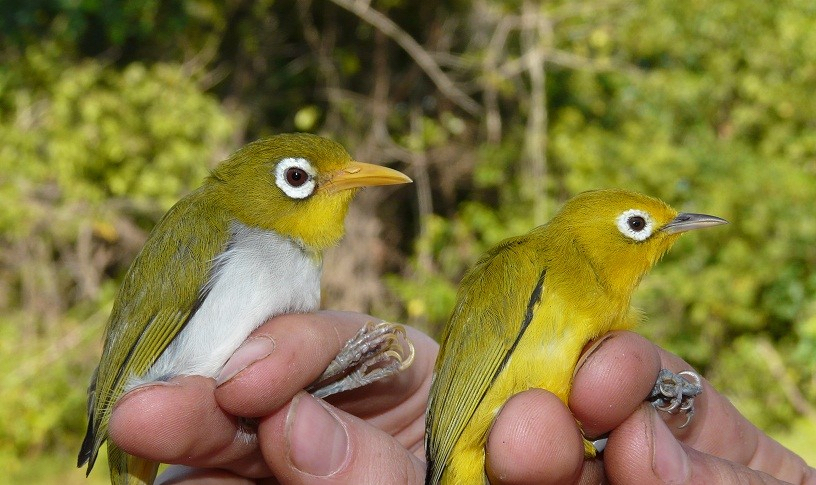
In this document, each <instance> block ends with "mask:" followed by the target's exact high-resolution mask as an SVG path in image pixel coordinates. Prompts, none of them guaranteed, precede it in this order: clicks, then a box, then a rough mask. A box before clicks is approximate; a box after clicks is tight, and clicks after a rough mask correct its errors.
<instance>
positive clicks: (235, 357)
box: [215, 335, 275, 387]
mask: <svg viewBox="0 0 816 485" xmlns="http://www.w3.org/2000/svg"><path fill="white" fill-rule="evenodd" d="M274 348H275V341H274V340H272V338H271V337H268V336H266V335H259V336H257V337H250V338H248V339H247V340H246V341H245V342H244V343H242V344H241V346H240V347H238V350H236V351H235V353H234V354H232V357H230V359H229V360H228V361H227V363H226V364H224V367H223V368H222V369H221V372H220V373H219V374H218V377H216V379H215V385H216V387H218V386H220V385H221V384H223V383H225V382H227V381H228V380H230V379H232V378H233V377H235V375H236V374H238V373H239V372H241V371H242V370H244V369H246V368H247V367H249V366H250V365H252V364H254V363H255V362H258V361H259V360H261V359H263V358H265V357H267V356H268V355H269V354H271V353H272V350H273V349H274Z"/></svg>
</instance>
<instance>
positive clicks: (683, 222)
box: [660, 212, 728, 234]
mask: <svg viewBox="0 0 816 485" xmlns="http://www.w3.org/2000/svg"><path fill="white" fill-rule="evenodd" d="M720 224H728V221H726V220H725V219H720V218H719V217H716V216H710V215H708V214H691V213H689V212H681V213H680V214H677V217H675V218H674V219H672V220H671V221H669V223H668V224H666V225H665V226H663V227H661V228H660V230H661V231H663V232H665V233H666V234H677V233H680V232H686V231H692V230H694V229H703V228H705V227H711V226H719V225H720Z"/></svg>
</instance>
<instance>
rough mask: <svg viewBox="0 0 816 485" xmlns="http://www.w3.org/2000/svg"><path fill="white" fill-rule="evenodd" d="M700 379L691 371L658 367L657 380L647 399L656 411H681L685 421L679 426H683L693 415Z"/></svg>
mask: <svg viewBox="0 0 816 485" xmlns="http://www.w3.org/2000/svg"><path fill="white" fill-rule="evenodd" d="M702 384H703V383H702V379H701V378H700V376H699V375H698V374H696V373H695V372H691V371H683V372H678V373H677V374H675V373H673V372H672V371H670V370H668V369H660V374H658V376H657V382H656V383H655V385H654V388H653V389H652V392H651V393H650V394H649V397H648V399H647V400H648V401H651V402H652V405H653V406H654V407H655V409H657V410H658V411H664V412H667V413H669V414H679V413H683V414H685V415H686V422H685V423H683V425H682V426H680V428H685V427H686V426H688V424H689V423H690V422H691V418H692V417H693V416H694V398H695V397H696V396H698V395H699V394H700V393H701V392H703V385H702Z"/></svg>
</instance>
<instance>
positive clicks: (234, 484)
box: [155, 465, 255, 485]
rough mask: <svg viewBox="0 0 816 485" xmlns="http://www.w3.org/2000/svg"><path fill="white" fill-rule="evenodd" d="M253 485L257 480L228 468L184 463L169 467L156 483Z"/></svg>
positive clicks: (157, 478) (166, 484)
mask: <svg viewBox="0 0 816 485" xmlns="http://www.w3.org/2000/svg"><path fill="white" fill-rule="evenodd" d="M187 483H188V484H196V485H253V484H254V483H255V480H250V479H249V478H244V477H241V476H238V475H236V474H234V473H230V472H228V471H226V470H218V469H211V468H192V467H187V466H182V465H173V466H169V467H167V469H166V470H165V471H164V472H162V474H161V475H159V476H158V477H156V482H155V484H156V485H181V484H187Z"/></svg>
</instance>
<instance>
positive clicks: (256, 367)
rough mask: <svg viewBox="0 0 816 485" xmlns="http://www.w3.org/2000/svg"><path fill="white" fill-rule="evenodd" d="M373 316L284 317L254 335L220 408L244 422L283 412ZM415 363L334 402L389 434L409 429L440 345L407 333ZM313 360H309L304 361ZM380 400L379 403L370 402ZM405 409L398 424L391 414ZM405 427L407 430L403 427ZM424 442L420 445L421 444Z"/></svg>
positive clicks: (226, 379)
mask: <svg viewBox="0 0 816 485" xmlns="http://www.w3.org/2000/svg"><path fill="white" fill-rule="evenodd" d="M372 321H378V319H375V318H373V317H370V316H368V315H361V314H356V313H347V312H318V313H314V314H296V315H281V316H278V317H275V318H273V319H271V320H270V321H268V322H267V323H266V324H264V325H262V326H261V327H260V328H259V329H257V330H256V331H255V332H253V334H252V336H251V337H250V339H249V340H248V341H247V342H246V343H245V344H244V345H242V348H241V349H239V350H238V351H236V353H235V354H234V355H233V357H232V358H231V359H230V362H228V363H227V365H226V366H225V367H224V371H223V372H222V374H223V376H222V377H221V379H220V380H221V381H223V382H222V383H221V384H220V385H219V386H218V388H217V390H216V399H217V401H218V403H219V404H220V405H221V406H222V407H223V408H224V409H225V410H227V411H228V412H230V413H232V414H235V415H238V416H245V417H255V416H264V415H268V414H271V413H273V412H275V411H276V410H278V409H279V408H280V407H281V406H283V405H284V404H285V403H287V402H288V401H289V400H290V399H291V398H292V396H294V395H295V394H296V393H297V392H298V391H300V390H301V389H303V388H305V387H307V386H308V385H309V384H310V383H312V382H313V381H314V380H315V379H316V378H317V377H318V376H319V375H320V374H321V373H322V372H323V370H325V368H326V366H328V364H329V363H330V362H331V360H332V359H333V358H334V357H335V356H336V355H337V353H338V352H340V350H341V349H342V348H343V346H344V345H345V343H346V342H347V341H348V339H350V338H351V337H353V336H354V335H355V334H356V333H357V331H358V330H359V329H360V328H361V327H362V326H363V325H365V324H366V323H368V322H372ZM406 331H407V332H408V336H409V338H410V339H411V341H412V342H413V343H414V346H415V349H416V358H415V360H414V363H413V365H412V366H411V367H409V368H408V369H406V370H405V371H403V372H401V373H400V374H398V375H396V376H392V377H389V378H387V379H383V380H382V381H378V382H375V383H373V384H371V385H369V386H366V387H364V388H361V389H360V390H355V391H351V392H346V393H341V394H340V395H337V396H332V397H330V399H331V400H332V402H334V403H336V404H337V405H338V406H339V407H341V408H343V409H344V410H346V411H348V412H351V413H353V414H355V415H359V416H361V417H365V418H369V417H371V419H372V420H373V421H377V420H379V421H381V423H375V424H377V425H381V427H383V429H386V430H387V431H389V432H390V431H396V429H387V428H388V427H391V428H394V427H400V426H404V422H406V421H405V416H404V413H405V412H406V409H408V408H411V409H413V410H414V414H418V413H420V412H424V406H425V400H426V399H427V392H428V391H427V388H429V386H430V378H431V374H432V368H433V362H434V360H435V358H436V353H437V350H438V346H437V344H436V343H435V342H434V341H433V340H432V339H431V338H430V337H428V336H426V335H424V334H422V333H421V332H419V331H416V330H414V329H411V328H406ZM304 356H308V358H304ZM372 395H376V396H377V399H375V400H372V399H370V398H369V397H370V396H372ZM396 407H400V411H399V413H400V416H399V419H398V420H396V419H394V416H391V415H389V414H388V413H387V412H386V411H388V410H390V409H392V408H396ZM400 423H402V424H400ZM420 441H421V439H420Z"/></svg>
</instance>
